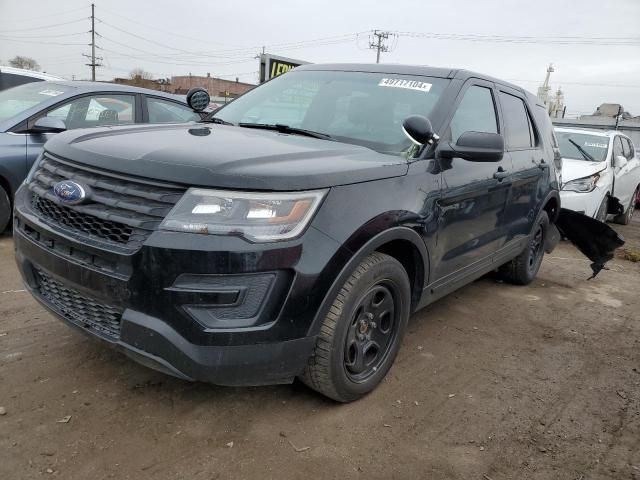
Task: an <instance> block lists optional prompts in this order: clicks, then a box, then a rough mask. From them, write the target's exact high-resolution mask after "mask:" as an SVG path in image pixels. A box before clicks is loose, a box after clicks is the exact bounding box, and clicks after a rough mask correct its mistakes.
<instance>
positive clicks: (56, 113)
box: [46, 95, 135, 130]
mask: <svg viewBox="0 0 640 480" xmlns="http://www.w3.org/2000/svg"><path fill="white" fill-rule="evenodd" d="M46 116H47V117H54V118H60V119H62V120H64V122H65V124H66V126H67V129H69V130H71V129H74V128H87V127H97V126H100V125H126V124H130V123H134V122H135V96H133V95H93V96H86V97H79V98H76V99H74V100H72V101H70V102H68V103H66V104H64V105H62V106H60V107H58V108H56V109H54V110H50V111H49V112H47V114H46Z"/></svg>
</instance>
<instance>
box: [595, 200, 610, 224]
mask: <svg viewBox="0 0 640 480" xmlns="http://www.w3.org/2000/svg"><path fill="white" fill-rule="evenodd" d="M608 208H609V195H608V194H607V195H605V196H604V199H603V200H602V203H601V204H600V208H598V211H597V212H596V216H595V217H594V218H595V219H596V220H600V221H601V222H606V221H607V210H608Z"/></svg>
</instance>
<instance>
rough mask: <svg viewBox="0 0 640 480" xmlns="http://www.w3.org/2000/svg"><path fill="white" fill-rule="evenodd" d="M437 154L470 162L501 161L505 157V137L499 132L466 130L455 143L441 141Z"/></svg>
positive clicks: (441, 156)
mask: <svg viewBox="0 0 640 480" xmlns="http://www.w3.org/2000/svg"><path fill="white" fill-rule="evenodd" d="M436 155H438V156H439V157H440V158H455V157H458V158H462V159H464V160H468V161H470V162H499V161H500V160H502V157H504V139H503V138H502V135H500V134H499V133H485V132H464V133H463V134H462V135H460V137H459V138H458V141H457V142H456V144H455V145H452V144H451V142H440V145H438V150H436Z"/></svg>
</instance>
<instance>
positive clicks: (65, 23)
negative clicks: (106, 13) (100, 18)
mask: <svg viewBox="0 0 640 480" xmlns="http://www.w3.org/2000/svg"><path fill="white" fill-rule="evenodd" d="M85 20H86V18H79V19H77V20H72V21H70V22H63V23H54V24H51V25H43V26H40V27H30V28H17V29H13V30H2V31H0V34H2V33H13V32H27V31H30V30H44V29H46V28H55V27H62V26H63V25H71V24H72V23H78V22H84V21H85Z"/></svg>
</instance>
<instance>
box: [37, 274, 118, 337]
mask: <svg viewBox="0 0 640 480" xmlns="http://www.w3.org/2000/svg"><path fill="white" fill-rule="evenodd" d="M34 276H35V280H36V285H37V292H38V294H39V295H40V297H41V298H42V299H43V300H44V301H45V302H46V303H48V304H50V305H51V306H52V307H53V308H54V310H56V311H58V312H59V313H60V314H61V315H63V316H64V317H65V318H67V319H68V320H70V321H72V322H73V323H76V324H79V325H81V326H83V327H85V328H88V329H91V330H93V331H95V332H96V333H98V334H101V335H103V336H107V337H109V338H112V339H116V340H117V339H119V338H120V324H121V319H122V313H123V311H124V310H123V309H121V308H118V307H114V306H111V305H105V304H103V303H101V302H100V301H98V300H97V299H95V298H93V297H89V296H87V295H84V294H82V293H80V292H78V291H77V290H74V289H72V288H69V287H66V286H64V285H63V284H62V283H60V282H58V281H56V280H54V279H53V278H52V277H50V276H49V275H48V274H46V273H45V272H44V271H42V270H39V269H34Z"/></svg>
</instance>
